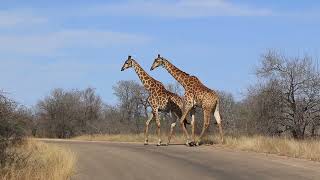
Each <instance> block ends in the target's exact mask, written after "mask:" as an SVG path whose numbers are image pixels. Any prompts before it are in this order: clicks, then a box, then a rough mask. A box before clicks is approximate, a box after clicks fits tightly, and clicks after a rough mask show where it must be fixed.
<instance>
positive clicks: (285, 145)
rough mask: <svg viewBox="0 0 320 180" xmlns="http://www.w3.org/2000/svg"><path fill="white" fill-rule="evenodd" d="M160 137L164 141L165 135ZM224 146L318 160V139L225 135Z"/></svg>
mask: <svg viewBox="0 0 320 180" xmlns="http://www.w3.org/2000/svg"><path fill="white" fill-rule="evenodd" d="M74 139H76V140H88V141H115V142H141V143H142V142H143V141H144V135H143V134H120V135H84V136H78V137H76V138H74ZM162 139H163V140H164V142H166V136H163V137H162ZM149 140H150V142H156V141H157V137H156V136H155V135H150V136H149ZM172 140H173V141H172V143H178V144H182V143H183V142H184V138H183V136H181V135H177V136H175V137H173V139H172ZM204 140H205V141H206V142H209V140H213V142H214V143H216V144H217V143H219V137H216V136H208V137H206V138H205V139H204ZM222 146H223V147H226V148H231V149H237V150H244V151H253V152H259V153H268V154H277V155H282V156H288V157H295V158H302V159H308V160H313V161H320V141H319V140H311V139H310V140H295V139H292V138H279V137H265V136H251V137H249V136H240V137H231V136H226V138H225V142H224V144H223V145H222Z"/></svg>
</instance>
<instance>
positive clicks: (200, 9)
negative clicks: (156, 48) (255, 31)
mask: <svg viewBox="0 0 320 180" xmlns="http://www.w3.org/2000/svg"><path fill="white" fill-rule="evenodd" d="M88 13H89V14H100V15H103V14H106V15H117V16H127V15H133V16H156V17H177V18H190V17H210V16H271V15H273V12H272V11H271V10H268V9H263V8H255V7H251V6H246V5H240V4H235V3H231V2H228V1H225V0H178V1H159V0H153V1H127V2H122V3H112V4H105V5H99V6H96V7H92V8H91V9H90V10H89V12H88Z"/></svg>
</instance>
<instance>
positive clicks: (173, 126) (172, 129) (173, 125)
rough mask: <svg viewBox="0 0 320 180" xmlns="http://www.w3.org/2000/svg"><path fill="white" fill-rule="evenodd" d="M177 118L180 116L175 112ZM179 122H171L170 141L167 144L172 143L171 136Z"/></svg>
mask: <svg viewBox="0 0 320 180" xmlns="http://www.w3.org/2000/svg"><path fill="white" fill-rule="evenodd" d="M174 115H175V117H176V119H178V116H177V114H176V113H174ZM176 125H177V123H176V122H174V123H171V126H170V134H169V136H168V142H167V145H169V144H170V141H171V137H172V134H173V131H174V128H175V127H176Z"/></svg>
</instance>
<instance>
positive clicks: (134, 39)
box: [0, 29, 151, 55]
mask: <svg viewBox="0 0 320 180" xmlns="http://www.w3.org/2000/svg"><path fill="white" fill-rule="evenodd" d="M150 40H151V39H150V38H149V37H147V36H144V35H137V34H130V33H122V32H112V31H102V30H81V29H80V30H77V29H76V30H61V31H58V32H51V33H46V34H36V35H0V52H4V53H23V54H40V55H41V54H48V53H53V52H57V51H58V50H60V49H63V48H79V47H89V48H97V47H113V46H117V45H132V44H138V45H139V44H144V43H148V42H149V41H150Z"/></svg>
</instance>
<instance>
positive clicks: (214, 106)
mask: <svg viewBox="0 0 320 180" xmlns="http://www.w3.org/2000/svg"><path fill="white" fill-rule="evenodd" d="M159 66H162V67H163V68H165V69H166V70H167V71H168V72H169V73H170V74H171V75H172V76H173V77H174V78H175V79H176V80H177V81H178V82H179V83H180V84H181V85H182V86H183V88H184V89H185V97H184V98H185V100H186V102H185V107H184V109H183V113H182V116H181V119H180V123H182V122H183V121H182V119H184V118H185V117H186V116H187V114H188V113H189V111H190V110H191V109H192V108H194V107H195V106H199V107H201V108H202V109H203V116H204V119H203V123H204V124H203V128H202V131H201V134H200V137H199V141H198V142H197V143H196V145H199V144H200V143H201V139H202V137H203V135H204V133H205V131H206V129H207V128H208V127H209V125H210V119H211V115H212V114H213V115H214V117H215V119H216V121H217V123H218V126H219V132H220V139H221V142H223V130H222V125H221V117H220V113H219V96H218V94H217V93H216V92H215V91H213V90H211V89H209V88H207V87H206V86H205V85H203V84H202V83H201V81H200V80H199V79H198V78H197V77H195V76H190V75H189V74H187V73H185V72H183V71H182V70H180V69H178V68H177V67H175V66H174V65H173V64H171V63H170V62H169V61H168V60H167V59H165V58H163V57H161V56H160V54H158V57H157V58H156V59H155V60H154V63H153V65H152V67H151V70H154V69H155V68H157V67H159ZM193 116H194V115H193ZM194 124H195V122H194V118H193V119H192V121H191V125H192V142H191V143H190V145H193V144H194V142H195V134H194ZM182 128H183V131H184V133H185V135H186V138H187V143H188V142H189V134H188V131H187V129H186V128H185V127H184V126H182Z"/></svg>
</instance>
